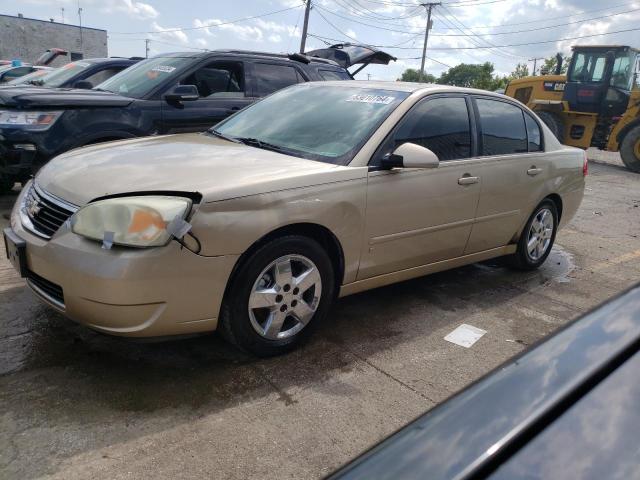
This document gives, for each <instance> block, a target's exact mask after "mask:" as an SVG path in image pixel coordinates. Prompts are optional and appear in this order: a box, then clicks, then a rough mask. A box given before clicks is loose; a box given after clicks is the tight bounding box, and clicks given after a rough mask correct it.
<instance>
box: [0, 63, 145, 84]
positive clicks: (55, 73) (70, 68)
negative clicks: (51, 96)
mask: <svg viewBox="0 0 640 480" xmlns="http://www.w3.org/2000/svg"><path fill="white" fill-rule="evenodd" d="M140 60H142V58H141V57H131V58H118V57H112V58H88V59H86V60H78V61H77V62H71V63H67V64H66V65H63V66H62V67H60V68H56V69H54V70H36V71H35V72H33V73H30V74H28V75H25V76H24V77H19V78H16V79H15V80H11V81H10V82H7V83H6V84H4V85H2V87H3V88H5V87H14V86H19V85H31V86H33V85H36V86H39V87H48V88H67V87H71V88H87V89H89V88H93V87H95V86H96V85H98V84H100V83H102V82H104V81H105V80H108V79H110V78H111V77H113V76H114V75H115V74H116V73H120V72H121V71H122V70H124V69H125V68H129V67H130V66H131V65H133V64H135V63H138V62H139V61H140Z"/></svg>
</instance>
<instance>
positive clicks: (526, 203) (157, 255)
mask: <svg viewBox="0 0 640 480" xmlns="http://www.w3.org/2000/svg"><path fill="white" fill-rule="evenodd" d="M586 173H587V163H586V157H585V154H584V152H582V151H581V150H577V149H574V148H570V147H565V146H563V145H560V144H559V143H558V141H557V140H556V139H555V137H554V136H553V134H552V133H551V132H550V131H549V130H548V129H547V127H545V125H544V124H543V123H542V122H541V121H540V120H539V119H538V117H536V115H535V114H534V113H533V112H531V111H530V110H529V109H527V108H526V107H524V106H523V105H522V104H520V103H518V102H516V101H514V100H512V99H509V98H507V97H504V96H502V95H497V94H493V93H489V92H485V91H479V90H470V89H461V88H454V87H445V86H434V85H431V86H425V85H420V84H413V83H384V82H352V81H350V82H322V83H317V84H314V83H308V84H303V85H297V86H293V87H290V88H287V89H285V90H282V91H280V92H277V93H275V94H273V95H271V96H269V97H267V98H265V99H264V100H262V101H260V102H257V103H255V104H253V105H252V106H250V107H248V108H246V109H244V110H242V111H240V112H238V113H236V114H235V115H233V116H232V117H230V118H228V119H227V120H225V121H223V122H222V123H220V124H218V125H216V126H215V127H214V128H212V129H211V130H209V131H208V132H206V133H204V134H186V135H171V136H164V137H149V138H142V139H135V140H126V141H120V142H113V143H107V144H101V145H95V146H90V147H86V148H82V149H78V150H74V151H71V152H68V153H66V154H64V155H61V156H59V157H57V158H55V159H54V160H52V161H51V162H50V163H49V164H48V165H46V166H45V167H44V168H43V169H42V170H41V171H40V172H39V173H38V175H37V176H36V178H35V179H34V180H33V181H32V182H31V183H29V184H28V185H26V186H25V188H24V189H23V191H22V192H21V194H20V196H19V197H18V200H17V202H16V205H15V208H14V209H13V213H12V216H11V228H8V229H6V230H5V232H4V235H5V243H6V246H7V253H8V255H9V258H10V259H11V260H12V262H13V264H14V265H15V266H16V268H17V269H18V271H19V272H20V273H21V275H22V276H23V277H25V278H26V281H27V284H28V285H29V286H30V287H31V289H32V290H33V291H34V292H35V293H36V294H37V295H38V296H39V297H40V298H41V299H42V300H44V301H45V302H47V303H48V304H49V305H51V306H52V307H54V308H56V309H57V310H59V311H61V312H63V313H64V314H65V315H67V316H68V317H70V318H71V319H73V320H75V321H77V322H80V323H83V324H85V325H87V326H89V327H91V328H94V329H96V330H99V331H101V332H105V333H111V334H115V335H126V336H137V337H151V336H166V335H177V334H189V333H194V332H207V331H213V330H216V329H217V330H218V331H220V332H221V333H222V334H223V335H224V337H225V338H227V339H228V340H229V341H231V342H233V343H235V344H236V345H238V346H239V347H241V348H243V349H245V350H248V351H251V352H253V353H255V354H258V355H274V354H278V353H282V352H284V351H287V350H289V349H291V348H292V347H294V346H295V345H297V344H298V343H299V342H300V341H302V340H303V339H304V338H306V337H307V336H308V335H309V334H310V333H311V332H312V331H313V329H314V328H315V327H316V326H317V325H318V324H319V323H320V322H322V321H324V320H325V319H326V317H327V315H328V313H329V311H330V307H331V304H332V302H333V301H334V299H335V298H336V297H338V296H344V295H349V294H352V293H356V292H361V291H363V290H367V289H371V288H376V287H380V286H383V285H388V284H390V283H394V282H399V281H402V280H406V279H409V278H413V277H418V276H421V275H426V274H429V273H432V272H437V271H441V270H445V269H449V268H454V267H459V266H461V265H465V264H469V263H473V262H478V261H482V260H486V259H489V258H493V257H500V256H508V257H509V259H510V261H511V263H512V264H513V265H514V266H516V267H518V268H521V269H532V268H537V267H539V266H540V265H542V263H543V262H544V261H545V259H546V258H547V256H548V255H549V252H550V250H551V247H552V245H553V241H554V238H555V235H556V232H557V230H558V228H559V227H561V226H562V225H564V224H566V223H567V222H568V221H569V220H570V219H571V218H572V216H573V215H574V213H575V212H576V210H577V208H578V206H579V204H580V202H581V200H582V196H583V191H584V183H585V182H584V176H585V175H586Z"/></svg>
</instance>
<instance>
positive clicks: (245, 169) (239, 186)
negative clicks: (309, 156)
mask: <svg viewBox="0 0 640 480" xmlns="http://www.w3.org/2000/svg"><path fill="white" fill-rule="evenodd" d="M87 171H90V172H91V175H87ZM149 172H153V174H151V175H150V174H149ZM357 176H358V174H357V173H356V172H354V170H353V169H352V168H349V167H343V166H337V165H331V164H329V163H324V162H314V161H311V160H305V159H301V158H296V157H291V156H289V155H283V154H281V153H277V152H271V151H267V150H261V149H258V148H253V147H249V146H247V145H243V144H240V143H232V142H229V141H226V140H222V139H219V138H216V137H213V136H211V135H207V134H199V133H192V134H182V135H167V136H162V137H145V138H136V139H132V140H124V141H120V142H110V143H107V144H98V145H93V146H90V147H85V148H80V149H76V150H72V151H71V152H67V153H65V154H62V155H60V156H59V157H56V159H55V161H54V162H49V163H48V164H47V165H45V166H44V167H43V168H42V170H41V171H40V172H39V173H38V185H39V186H40V187H41V188H43V189H44V190H46V191H47V192H49V193H52V194H54V195H56V196H58V197H60V198H63V199H65V200H66V201H67V202H71V203H73V204H75V205H84V204H86V203H88V202H89V201H91V200H93V199H95V198H98V197H103V196H107V195H114V194H119V193H131V192H136V191H154V190H156V191H161V190H172V191H183V192H199V193H201V194H202V195H203V200H204V201H205V202H214V201H220V200H226V199H229V198H236V197H244V196H248V195H255V194H259V193H265V192H270V191H279V190H285V189H288V188H300V187H304V186H309V185H317V184H322V183H326V182H335V181H340V180H349V179H352V178H355V177H357Z"/></svg>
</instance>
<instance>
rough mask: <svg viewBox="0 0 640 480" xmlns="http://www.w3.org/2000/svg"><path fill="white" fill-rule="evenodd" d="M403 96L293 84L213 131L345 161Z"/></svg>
mask: <svg viewBox="0 0 640 480" xmlns="http://www.w3.org/2000/svg"><path fill="white" fill-rule="evenodd" d="M408 95H409V93H407V92H399V91H394V90H384V89H374V88H363V87H357V86H353V87H336V86H331V85H322V84H315V85H312V84H304V85H297V86H295V87H290V88H287V89H284V90H281V91H279V92H277V93H274V94H273V95H271V96H269V97H266V98H265V99H264V100H262V101H260V102H257V103H255V104H253V105H251V106H250V107H248V108H246V109H244V110H242V111H240V112H239V113H237V114H236V115H233V116H232V117H230V118H229V119H227V120H225V121H223V122H222V123H219V124H218V125H216V126H215V127H214V129H213V130H215V132H216V133H218V134H221V135H225V136H227V137H231V138H234V139H236V140H239V141H241V142H243V143H246V144H248V145H251V146H255V147H258V148H265V149H267V150H278V151H282V152H285V153H288V154H291V155H295V156H299V157H302V158H308V159H311V160H320V161H323V162H328V163H335V164H340V165H346V164H348V163H349V162H350V161H351V159H352V158H353V156H354V155H355V154H356V152H357V151H358V150H359V149H360V148H361V147H362V145H364V143H365V142H366V141H367V140H368V139H369V137H370V136H371V134H372V133H373V131H374V130H375V129H376V128H377V127H378V126H379V125H380V124H381V123H382V122H383V121H384V119H385V118H387V116H388V115H389V114H390V113H391V112H392V111H393V110H394V109H395V108H396V107H397V106H398V105H399V104H400V103H401V102H402V101H403V100H404V99H405V98H407V96H408Z"/></svg>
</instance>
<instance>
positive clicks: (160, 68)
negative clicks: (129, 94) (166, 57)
mask: <svg viewBox="0 0 640 480" xmlns="http://www.w3.org/2000/svg"><path fill="white" fill-rule="evenodd" d="M175 69H176V67H172V66H170V65H156V66H155V67H153V68H152V69H151V71H152V72H162V73H171V72H173V71H174V70H175Z"/></svg>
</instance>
